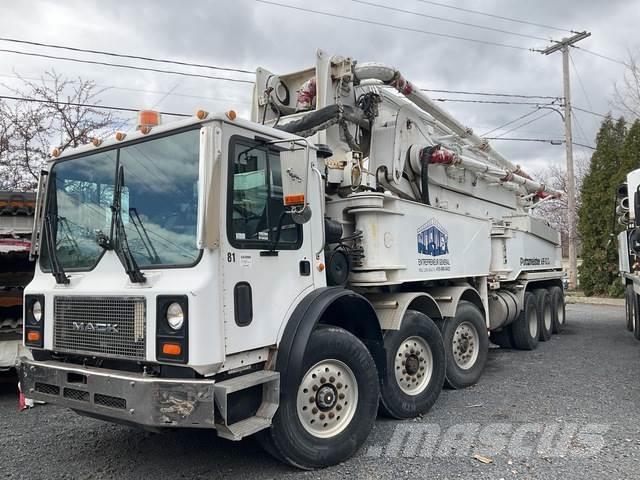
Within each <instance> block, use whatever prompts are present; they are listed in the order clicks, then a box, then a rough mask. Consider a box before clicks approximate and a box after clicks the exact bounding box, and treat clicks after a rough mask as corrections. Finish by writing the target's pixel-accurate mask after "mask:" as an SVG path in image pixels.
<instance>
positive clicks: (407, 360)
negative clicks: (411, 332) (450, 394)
mask: <svg viewBox="0 0 640 480" xmlns="http://www.w3.org/2000/svg"><path fill="white" fill-rule="evenodd" d="M394 373H395V377H396V382H397V383H398V386H399V387H400V390H402V391H403V392H404V393H406V394H407V395H418V394H419V393H421V392H423V391H424V389H425V388H427V385H428V384H429V380H431V375H432V374H433V353H432V352H431V348H430V347H429V344H428V343H427V342H426V341H425V340H424V339H423V338H421V337H409V338H407V339H406V340H405V341H404V342H402V343H401V344H400V347H398V351H397V352H396V356H395V362H394Z"/></svg>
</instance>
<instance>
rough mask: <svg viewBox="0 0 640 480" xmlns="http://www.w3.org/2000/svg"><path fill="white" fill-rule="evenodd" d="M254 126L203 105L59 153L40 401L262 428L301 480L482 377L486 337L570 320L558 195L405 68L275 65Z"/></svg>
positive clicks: (117, 418)
mask: <svg viewBox="0 0 640 480" xmlns="http://www.w3.org/2000/svg"><path fill="white" fill-rule="evenodd" d="M251 117H252V118H251V121H247V120H241V119H239V118H236V114H235V112H233V111H229V112H227V113H226V114H220V115H213V114H208V113H207V112H205V111H203V110H200V111H198V112H197V114H196V115H195V116H194V117H192V118H189V119H187V120H182V121H176V122H175V123H170V124H163V125H162V124H160V122H159V115H157V114H156V113H155V112H148V111H147V112H142V113H141V114H140V116H139V124H140V125H139V127H138V129H137V131H136V132H134V133H127V134H125V133H117V134H116V135H115V136H114V137H113V138H111V139H108V140H105V141H102V142H101V141H100V140H97V139H96V140H95V141H93V142H92V144H89V145H86V146H83V147H80V148H78V149H74V150H69V151H65V152H64V153H63V154H62V155H60V154H59V152H57V151H54V152H53V155H52V157H53V158H52V161H51V162H50V163H49V165H48V168H47V169H46V171H45V172H43V174H42V176H41V182H40V192H39V196H38V202H37V212H36V216H37V221H36V224H35V227H34V236H33V251H32V254H33V255H34V257H35V256H37V257H38V264H37V269H36V274H35V278H34V280H33V281H32V282H31V284H30V285H29V286H28V288H27V290H26V292H25V293H26V294H25V318H26V323H25V329H24V341H25V345H27V346H28V347H29V348H30V349H31V351H32V353H33V356H34V360H33V361H29V360H26V359H25V361H24V364H23V368H22V369H21V381H22V384H23V389H24V391H25V394H27V395H28V396H30V397H33V398H34V399H37V400H43V401H46V402H49V403H53V404H58V405H63V406H67V407H69V408H71V409H73V410H75V411H77V412H78V413H81V414H84V415H89V416H92V417H96V418H100V419H105V420H109V421H113V422H122V423H126V424H134V425H137V426H141V427H143V428H147V429H153V430H161V429H163V428H168V427H191V428H208V429H215V430H216V432H217V434H218V435H219V436H222V437H225V438H228V439H232V440H239V439H242V438H244V437H246V436H248V435H252V434H256V435H257V436H258V439H259V441H260V442H261V443H262V444H263V445H264V446H265V448H266V449H267V450H268V451H269V452H270V453H271V454H273V455H274V456H275V457H277V458H279V459H281V460H282V461H285V462H288V463H290V464H292V465H295V466H298V467H301V468H319V467H324V466H327V465H332V464H336V463H338V462H341V461H343V460H345V459H347V458H349V457H350V456H351V455H352V454H354V452H356V451H357V449H358V448H359V447H360V446H361V445H362V444H363V442H364V441H365V439H366V438H367V435H368V434H369V432H370V430H371V428H372V425H373V423H374V421H375V418H376V415H377V413H378V410H379V409H380V410H381V411H382V412H384V413H385V414H387V415H389V416H391V417H395V418H411V417H416V416H418V415H421V414H424V413H425V412H427V411H428V410H429V409H430V407H431V406H432V405H433V404H434V402H435V401H436V399H437V398H438V396H439V394H440V391H441V389H442V387H443V385H444V384H445V383H446V384H448V385H449V386H450V387H452V388H463V387H466V386H469V385H472V384H474V383H475V382H477V381H478V379H479V378H480V376H481V374H482V370H483V367H484V365H485V362H486V360H487V354H488V347H489V334H491V337H492V340H493V341H494V342H495V343H498V344H500V345H503V346H511V347H512V348H516V349H524V350H531V349H534V348H536V346H537V344H538V341H539V340H547V339H548V338H549V337H550V336H551V334H552V333H553V332H557V331H559V329H560V328H561V327H562V325H563V323H564V298H563V291H562V288H561V287H562V284H561V278H562V271H561V259H560V239H559V238H560V237H559V234H558V233H557V232H556V231H554V230H553V229H551V228H550V227H549V226H548V224H547V222H545V221H544V220H543V219H540V218H536V216H535V207H536V205H538V204H539V203H540V202H546V201H551V200H552V199H553V198H554V197H555V196H557V195H559V192H557V191H554V190H552V189H550V188H547V187H546V186H545V185H542V184H540V183H538V182H536V181H534V180H532V179H531V178H530V177H528V176H527V175H526V174H525V173H524V172H523V171H522V170H521V169H520V168H519V167H517V166H516V165H514V164H512V163H510V162H508V161H507V160H506V159H505V158H503V157H502V156H501V155H500V154H498V153H497V152H496V151H494V150H493V149H492V148H491V147H490V145H489V144H488V143H487V142H486V141H485V140H483V139H481V138H479V137H478V136H476V135H475V134H473V132H472V131H471V130H470V129H468V128H466V127H464V126H463V125H461V124H460V123H459V122H458V121H456V120H455V119H454V118H452V117H451V116H450V115H449V114H447V113H446V112H444V111H443V110H442V109H440V108H439V107H438V106H436V105H435V104H434V103H433V102H432V101H431V100H430V99H429V98H428V97H427V96H426V95H425V94H423V93H422V92H420V91H419V90H418V89H417V88H415V87H414V86H413V85H412V84H411V83H410V82H408V81H407V80H405V79H404V77H403V76H402V75H401V74H400V72H399V71H397V70H396V69H394V68H392V67H388V66H384V65H380V64H374V63H357V62H355V61H354V60H352V59H350V58H344V57H338V56H329V55H327V54H325V53H323V52H321V51H319V52H318V54H317V60H316V65H315V66H314V67H312V68H308V69H306V70H302V71H298V72H293V73H287V74H275V73H272V72H269V71H267V70H264V69H258V70H257V73H256V83H255V88H254V97H253V107H252V113H251Z"/></svg>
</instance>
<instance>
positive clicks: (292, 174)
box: [280, 142, 311, 224]
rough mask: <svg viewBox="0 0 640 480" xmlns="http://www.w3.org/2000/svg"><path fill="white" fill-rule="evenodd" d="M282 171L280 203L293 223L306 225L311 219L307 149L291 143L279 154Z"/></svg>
mask: <svg viewBox="0 0 640 480" xmlns="http://www.w3.org/2000/svg"><path fill="white" fill-rule="evenodd" d="M280 165H281V171H282V201H283V202H284V206H285V208H286V209H287V211H288V212H289V213H291V218H292V219H293V221H294V222H295V223H298V224H303V223H307V222H308V221H309V220H310V219H311V208H310V207H309V204H308V198H307V190H308V188H307V187H308V183H309V178H308V172H309V147H307V146H306V145H305V146H303V147H300V146H299V145H297V144H296V143H295V142H291V148H290V149H289V150H283V151H281V152H280Z"/></svg>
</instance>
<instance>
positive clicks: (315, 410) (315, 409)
mask: <svg viewBox="0 0 640 480" xmlns="http://www.w3.org/2000/svg"><path fill="white" fill-rule="evenodd" d="M311 413H313V414H314V415H315V414H316V413H318V409H317V408H315V407H314V408H313V410H311Z"/></svg>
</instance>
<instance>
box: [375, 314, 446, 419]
mask: <svg viewBox="0 0 640 480" xmlns="http://www.w3.org/2000/svg"><path fill="white" fill-rule="evenodd" d="M384 348H385V350H386V356H387V357H386V358H387V374H386V376H385V378H384V379H383V381H382V388H381V399H380V400H381V404H380V409H381V411H382V413H384V414H386V415H387V416H390V417H393V418H413V417H417V416H418V415H420V414H422V413H425V412H427V411H428V410H429V409H430V408H431V407H432V406H433V404H434V403H435V402H436V400H437V399H438V396H440V392H441V391H442V387H443V385H444V376H445V352H444V345H443V343H442V335H441V334H440V330H438V327H436V325H435V323H433V320H431V319H430V318H429V317H428V316H426V315H425V314H423V313H421V312H418V311H415V310H407V312H406V313H405V315H404V318H403V319H402V325H401V327H400V330H390V331H388V332H386V333H385V337H384Z"/></svg>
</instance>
